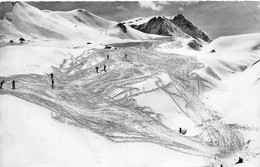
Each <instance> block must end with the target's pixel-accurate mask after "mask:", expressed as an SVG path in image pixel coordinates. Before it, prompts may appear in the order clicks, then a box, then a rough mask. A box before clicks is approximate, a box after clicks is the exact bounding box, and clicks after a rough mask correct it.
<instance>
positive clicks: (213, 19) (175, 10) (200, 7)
mask: <svg viewBox="0 0 260 167" xmlns="http://www.w3.org/2000/svg"><path fill="white" fill-rule="evenodd" d="M28 3H29V4H30V5H32V6H35V7H37V8H39V9H41V10H43V9H44V10H52V11H56V10H59V11H69V10H74V9H78V8H81V9H86V10H88V11H90V12H92V13H94V14H95V15H98V16H100V17H103V18H106V19H109V20H115V21H123V20H127V19H131V18H135V17H143V16H157V15H164V16H171V17H174V15H177V14H179V13H181V14H183V15H184V16H185V17H186V18H187V19H188V20H189V21H191V22H192V23H193V24H194V25H196V26H197V27H199V28H200V29H201V30H202V31H204V32H205V33H206V34H207V35H208V36H209V37H210V38H211V39H215V38H217V37H219V36H227V35H236V34H246V33H257V32H260V1H103V2H102V1H89V2H88V1H83V2H80V1H78V2H69V1H63V2H50V1H49V2H44V1H37V2H28ZM1 7H2V9H1ZM3 7H4V5H0V16H1V15H3V13H4V10H3ZM1 13H2V14H1ZM0 18H1V17H0Z"/></svg>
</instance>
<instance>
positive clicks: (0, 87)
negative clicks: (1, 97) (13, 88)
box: [0, 80, 5, 89]
mask: <svg viewBox="0 0 260 167" xmlns="http://www.w3.org/2000/svg"><path fill="white" fill-rule="evenodd" d="M4 83H5V80H2V82H1V83H0V89H2V87H3V85H4Z"/></svg>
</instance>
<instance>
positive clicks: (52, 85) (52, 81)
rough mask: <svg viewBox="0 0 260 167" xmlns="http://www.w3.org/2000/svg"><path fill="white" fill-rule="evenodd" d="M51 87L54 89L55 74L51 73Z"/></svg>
mask: <svg viewBox="0 0 260 167" xmlns="http://www.w3.org/2000/svg"><path fill="white" fill-rule="evenodd" d="M51 88H52V89H54V75H53V73H51Z"/></svg>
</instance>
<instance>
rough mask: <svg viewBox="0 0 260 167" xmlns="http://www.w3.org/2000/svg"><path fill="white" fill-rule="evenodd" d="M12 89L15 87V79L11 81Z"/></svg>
mask: <svg viewBox="0 0 260 167" xmlns="http://www.w3.org/2000/svg"><path fill="white" fill-rule="evenodd" d="M12 84H13V85H12V89H15V80H13V81H12Z"/></svg>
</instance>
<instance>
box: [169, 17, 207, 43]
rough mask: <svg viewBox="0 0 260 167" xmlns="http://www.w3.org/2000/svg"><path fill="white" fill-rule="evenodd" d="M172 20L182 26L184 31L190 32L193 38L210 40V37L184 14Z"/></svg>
mask: <svg viewBox="0 0 260 167" xmlns="http://www.w3.org/2000/svg"><path fill="white" fill-rule="evenodd" d="M171 22H173V23H174V24H175V25H177V26H178V27H180V28H181V30H182V31H184V32H185V33H187V34H189V35H190V36H192V37H193V38H195V39H198V38H200V39H202V40H204V41H206V42H210V39H209V37H208V36H207V35H206V34H205V33H204V32H203V31H201V30H200V29H199V28H198V27H196V26H194V25H193V24H192V23H191V22H190V21H188V20H187V19H186V18H185V17H184V16H183V15H182V14H178V15H177V16H175V17H174V18H173V19H171Z"/></svg>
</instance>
